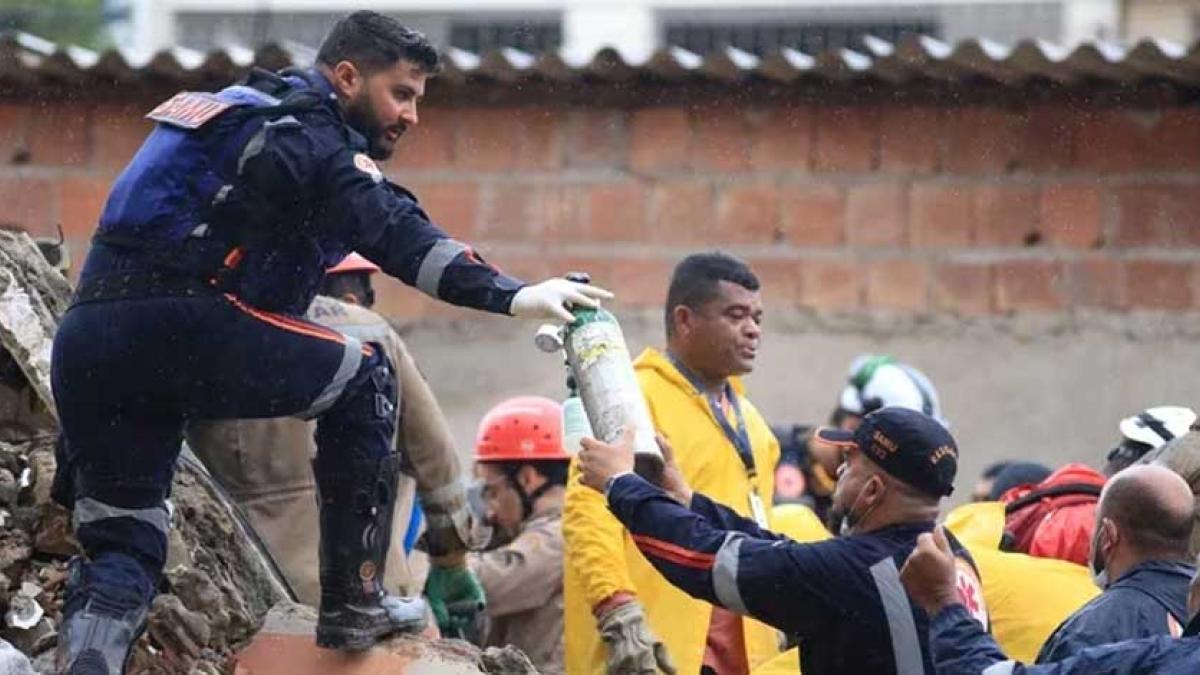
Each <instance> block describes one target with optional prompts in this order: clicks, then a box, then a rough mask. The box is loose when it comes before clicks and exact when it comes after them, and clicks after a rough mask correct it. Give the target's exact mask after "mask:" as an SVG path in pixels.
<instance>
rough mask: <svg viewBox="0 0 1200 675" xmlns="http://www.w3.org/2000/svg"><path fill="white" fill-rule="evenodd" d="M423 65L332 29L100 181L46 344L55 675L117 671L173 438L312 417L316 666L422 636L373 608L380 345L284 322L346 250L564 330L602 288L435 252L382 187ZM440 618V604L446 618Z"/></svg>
mask: <svg viewBox="0 0 1200 675" xmlns="http://www.w3.org/2000/svg"><path fill="white" fill-rule="evenodd" d="M437 69H438V56H437V53H436V51H435V50H434V49H433V48H432V47H431V46H430V44H429V43H428V41H426V40H425V38H424V37H423V36H422V35H420V34H419V33H416V32H414V31H411V30H409V29H407V28H405V27H403V26H401V25H400V24H398V23H396V22H395V21H393V20H391V19H388V18H386V17H384V16H382V15H379V14H376V13H373V12H356V13H354V14H351V15H349V16H347V17H345V18H344V19H342V20H340V21H339V22H338V23H337V24H336V25H335V26H334V27H333V29H332V31H331V33H330V34H329V36H328V37H327V38H326V39H325V41H324V43H323V44H322V45H321V48H320V49H319V51H318V54H317V63H316V65H315V67H314V68H312V69H310V70H305V71H298V70H293V71H285V72H283V73H280V74H272V73H266V72H261V71H255V72H254V73H252V74H251V76H250V77H249V78H248V80H247V81H246V82H245V83H244V84H240V85H235V86H231V87H228V88H226V89H224V90H222V91H220V92H218V93H216V94H207V93H193V92H185V93H181V94H178V95H176V96H175V97H174V98H172V99H170V100H169V101H167V102H165V103H163V104H162V105H160V106H158V107H157V108H155V109H154V110H153V111H152V112H151V113H150V114H149V115H148V116H149V117H150V119H153V120H155V121H156V122H157V123H158V124H157V126H156V127H155V129H154V130H153V131H152V132H151V134H150V135H149V137H148V138H147V140H146V142H145V143H144V144H143V146H142V147H141V148H140V149H139V150H138V152H137V154H136V155H135V156H134V158H133V160H132V161H131V162H130V164H129V165H128V166H127V167H126V168H125V170H124V171H123V172H122V174H121V175H120V176H119V177H118V178H117V180H116V182H115V184H114V186H113V189H112V192H111V194H110V195H109V198H108V201H107V203H106V205H105V208H104V212H103V214H102V215H101V217H100V223H99V228H98V231H97V233H96V235H95V237H94V239H93V245H92V248H91V251H90V252H89V254H88V257H87V260H86V261H85V263H84V266H83V270H82V272H81V275H80V284H79V288H78V290H77V292H76V297H75V300H74V305H73V306H72V308H71V309H70V310H69V311H68V312H67V313H66V315H65V316H64V318H63V321H62V323H61V325H60V327H59V331H58V334H57V335H56V337H55V344H54V352H53V370H52V384H53V388H54V394H55V401H56V404H57V407H58V411H59V414H60V420H61V429H62V433H63V443H62V447H61V449H60V455H61V456H60V463H59V475H58V480H57V481H56V491H55V492H56V498H58V499H59V501H62V502H63V503H64V504H66V505H68V506H70V507H72V508H73V509H74V523H75V528H76V534H77V536H78V538H79V540H80V543H81V545H82V546H83V549H84V551H85V556H84V557H83V558H82V559H79V560H77V561H76V562H75V564H74V565H73V567H72V571H71V575H70V578H69V580H68V591H67V598H66V604H65V606H64V611H63V623H62V628H61V634H60V641H59V652H58V657H59V664H58V665H59V670H61V671H65V672H68V673H73V674H76V675H79V674H89V673H117V672H120V671H121V669H122V666H123V663H124V661H125V659H126V656H127V654H128V653H129V648H130V645H131V644H132V643H133V641H134V640H135V639H136V638H137V636H138V635H139V634H140V633H141V631H142V630H143V628H144V626H145V621H146V614H147V608H148V607H149V604H150V601H151V599H152V598H153V596H154V594H155V589H156V585H157V583H158V581H159V577H160V574H161V571H162V567H163V564H164V558H165V555H166V541H167V528H168V524H169V512H168V509H167V506H166V502H165V499H166V497H167V492H168V487H169V485H170V479H171V475H172V473H173V469H174V465H175V464H174V462H175V457H176V455H177V454H178V452H179V448H180V443H181V437H182V432H183V428H184V425H185V422H187V421H188V420H189V419H219V418H254V417H279V416H284V415H295V416H299V417H303V418H309V419H316V421H317V425H316V433H315V437H316V444H317V455H316V458H315V460H314V462H313V467H314V471H315V477H316V483H317V489H318V492H319V494H320V518H319V521H320V532H321V541H320V582H321V602H320V606H319V616H318V622H317V631H316V632H317V644H318V645H320V646H323V647H328V648H334V649H341V650H348V651H353V650H362V649H366V648H368V647H370V646H371V645H372V644H373V643H374V642H375V641H376V640H378V639H379V638H380V637H381V636H383V635H387V634H390V633H393V632H396V631H401V630H409V629H414V628H417V627H419V626H421V625H422V624H423V623H424V616H425V608H424V607H423V606H422V603H420V602H419V601H414V600H408V599H403V598H400V597H397V596H393V595H390V594H387V593H385V592H384V590H383V587H382V583H381V579H382V578H383V572H384V557H385V553H386V551H387V550H388V547H389V544H390V539H391V527H390V524H391V523H390V521H391V518H392V514H393V508H392V506H393V503H394V500H395V490H394V485H395V480H396V476H397V472H398V471H399V470H400V465H401V459H402V453H400V452H392V447H391V446H392V439H393V436H394V432H395V407H396V405H397V404H398V402H399V392H398V391H397V387H396V385H395V379H394V376H393V372H392V368H393V366H392V364H391V363H389V362H388V359H387V357H386V355H385V352H384V351H383V349H382V348H381V347H379V345H377V344H372V343H370V342H365V343H364V342H362V341H360V340H358V339H357V338H355V337H353V336H348V335H344V334H342V333H338V332H337V331H334V330H332V329H329V328H326V327H323V326H320V325H318V324H315V323H312V322H310V321H307V320H305V319H303V318H302V317H301V316H300V314H301V313H302V312H303V311H304V310H305V309H306V308H307V307H308V305H309V304H310V302H311V300H312V298H313V295H314V293H315V291H316V288H317V286H318V285H319V284H320V281H321V278H322V276H323V274H324V271H325V269H326V268H327V267H329V266H331V265H333V264H336V263H337V262H338V261H340V260H341V259H342V258H344V257H345V255H346V254H347V253H349V252H350V251H352V250H357V251H358V252H360V253H362V254H363V255H364V256H365V257H366V258H368V259H369V260H371V261H372V262H374V263H376V264H378V265H379V266H380V267H381V268H382V269H383V271H384V272H386V273H388V274H390V275H392V276H395V277H398V278H399V279H401V280H402V281H404V282H405V283H408V284H411V285H414V286H417V287H418V288H419V289H421V290H422V291H424V292H425V293H427V294H429V295H431V296H433V297H435V298H438V299H440V300H443V301H446V302H450V303H453V304H457V305H463V306H467V307H474V308H477V309H482V310H486V311H490V312H495V313H500V314H512V315H515V316H519V317H537V318H544V317H558V318H560V319H563V320H569V318H570V314H569V312H568V311H567V310H566V309H565V307H564V304H565V303H572V304H575V303H578V304H580V305H582V306H590V305H594V304H595V302H596V299H598V298H606V297H610V296H609V294H608V293H607V292H606V291H604V290H602V289H599V288H594V287H589V286H581V285H578V284H574V283H571V282H568V281H566V280H563V279H551V280H549V281H545V282H543V283H541V284H537V285H532V286H526V285H524V284H523V283H522V282H520V281H518V280H517V279H514V278H512V277H510V276H507V275H505V274H503V273H502V272H500V271H499V270H497V269H496V268H494V267H492V266H490V265H488V264H486V263H484V262H483V261H482V259H481V258H480V257H479V256H478V255H477V254H476V253H475V252H473V251H472V250H471V248H470V247H468V246H467V245H465V244H463V243H460V242H458V241H455V240H454V239H451V238H450V237H448V236H447V235H446V234H445V233H444V232H443V231H442V230H441V229H439V228H438V227H437V226H435V225H434V224H433V223H432V222H431V221H430V220H429V218H428V216H427V215H426V214H425V212H424V211H422V210H421V208H420V207H419V206H418V205H417V202H416V199H415V197H414V196H413V195H412V194H411V193H409V192H407V191H406V190H404V189H403V188H401V187H399V186H396V185H394V184H392V183H390V182H389V181H387V180H386V179H385V178H384V176H383V173H382V172H381V171H380V170H379V168H378V167H377V166H376V164H375V162H374V160H377V159H386V158H388V157H389V156H390V155H391V154H392V152H393V148H394V145H395V143H396V141H397V140H399V138H400V136H401V135H402V134H403V133H404V131H405V130H406V129H407V128H408V127H409V126H410V125H415V124H416V123H417V122H418V117H417V106H418V103H419V101H420V100H421V98H422V96H423V94H424V91H425V83H426V80H427V79H428V78H429V77H430V76H431V75H433V74H434V73H436V71H437ZM448 600H450V601H453V600H455V598H448Z"/></svg>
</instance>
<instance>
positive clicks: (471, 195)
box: [410, 181, 480, 241]
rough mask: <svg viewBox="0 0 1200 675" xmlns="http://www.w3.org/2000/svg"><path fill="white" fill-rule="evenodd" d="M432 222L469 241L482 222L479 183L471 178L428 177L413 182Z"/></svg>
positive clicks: (414, 188)
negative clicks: (462, 179) (438, 179)
mask: <svg viewBox="0 0 1200 675" xmlns="http://www.w3.org/2000/svg"><path fill="white" fill-rule="evenodd" d="M410 189H411V190H412V191H413V192H414V193H415V194H416V195H417V198H418V199H420V200H421V208H423V209H424V210H425V212H426V213H428V214H429V217H430V218H431V219H433V222H435V223H437V224H438V225H439V226H441V227H442V229H444V230H446V231H447V232H449V233H450V234H451V235H453V236H454V237H457V238H459V239H462V240H464V241H470V240H471V239H473V238H474V237H475V234H476V232H477V231H478V224H479V194H480V190H479V184H478V183H475V182H472V181H428V182H422V183H420V184H416V185H413V186H410Z"/></svg>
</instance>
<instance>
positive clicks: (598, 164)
mask: <svg viewBox="0 0 1200 675" xmlns="http://www.w3.org/2000/svg"><path fill="white" fill-rule="evenodd" d="M566 134H567V166H577V167H587V168H616V167H624V166H625V165H626V163H627V161H628V152H629V136H628V131H627V128H626V116H625V114H624V113H623V112H620V111H615V110H586V109H584V110H572V111H570V112H569V113H568V114H567V121H566Z"/></svg>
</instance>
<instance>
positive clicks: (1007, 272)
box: [994, 260, 1067, 312]
mask: <svg viewBox="0 0 1200 675" xmlns="http://www.w3.org/2000/svg"><path fill="white" fill-rule="evenodd" d="M994 282H995V288H996V290H995V298H996V309H997V310H998V311H1000V312H1013V311H1018V312H1023V311H1033V312H1043V311H1057V310H1061V309H1063V307H1064V306H1065V304H1066V299H1067V298H1066V294H1065V293H1064V292H1063V288H1064V286H1066V284H1065V283H1064V281H1063V278H1062V268H1061V266H1060V265H1059V264H1058V263H1056V262H1049V261H1043V260H1011V261H1008V262H1003V263H997V264H996V266H995V278H994Z"/></svg>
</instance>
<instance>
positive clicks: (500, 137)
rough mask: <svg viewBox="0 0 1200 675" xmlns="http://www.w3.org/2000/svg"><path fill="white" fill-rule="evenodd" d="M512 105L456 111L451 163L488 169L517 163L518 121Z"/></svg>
mask: <svg viewBox="0 0 1200 675" xmlns="http://www.w3.org/2000/svg"><path fill="white" fill-rule="evenodd" d="M518 114H519V113H518V112H517V110H515V109H496V108H468V109H464V110H460V111H458V114H457V117H458V123H459V128H458V133H457V135H456V136H455V139H454V163H455V165H456V166H459V167H462V168H464V169H469V170H476V171H489V170H499V169H512V168H514V167H516V165H517V157H516V146H517V141H516V139H517V138H519V137H520V135H521V122H520V119H519V117H518Z"/></svg>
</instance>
